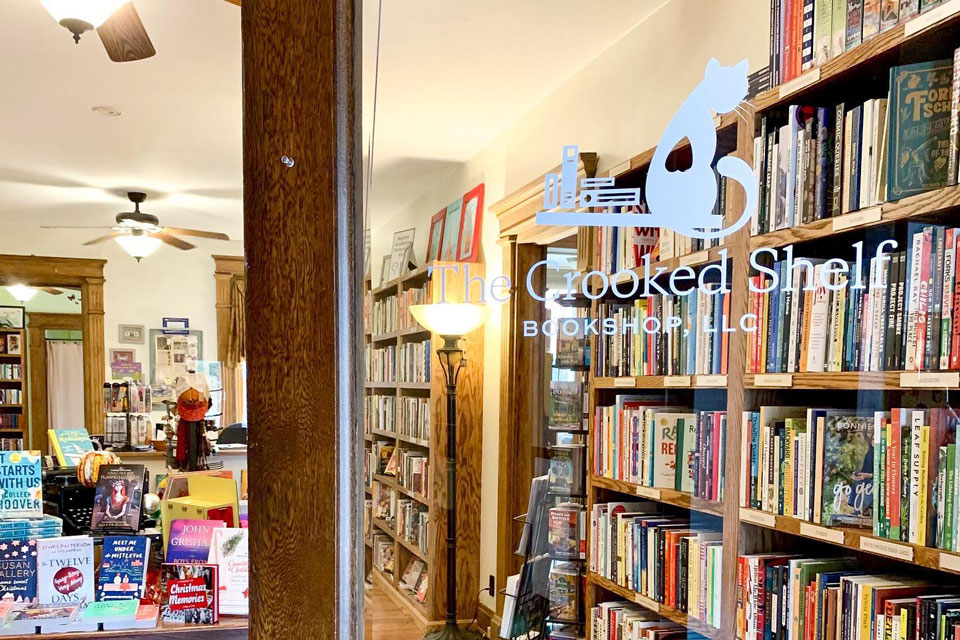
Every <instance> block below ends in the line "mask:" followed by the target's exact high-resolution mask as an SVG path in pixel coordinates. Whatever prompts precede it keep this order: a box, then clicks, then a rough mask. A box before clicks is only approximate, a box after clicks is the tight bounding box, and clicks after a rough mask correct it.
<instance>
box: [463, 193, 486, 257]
mask: <svg viewBox="0 0 960 640" xmlns="http://www.w3.org/2000/svg"><path fill="white" fill-rule="evenodd" d="M462 202H463V206H462V207H461V209H460V239H459V242H458V248H457V260H458V261H459V262H477V261H478V260H479V259H480V235H481V231H482V228H483V183H480V184H479V185H477V186H476V187H474V188H473V189H471V190H470V191H468V192H467V193H466V194H465V195H464V196H463V200H462Z"/></svg>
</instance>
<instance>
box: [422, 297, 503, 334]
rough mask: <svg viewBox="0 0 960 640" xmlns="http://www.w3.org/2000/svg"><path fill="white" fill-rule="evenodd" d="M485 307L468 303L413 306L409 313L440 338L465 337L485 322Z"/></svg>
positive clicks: (486, 311)
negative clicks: (440, 336)
mask: <svg viewBox="0 0 960 640" xmlns="http://www.w3.org/2000/svg"><path fill="white" fill-rule="evenodd" d="M488 312H489V310H488V309H487V307H486V305H482V304H471V303H469V302H457V303H454V302H442V303H439V304H415V305H411V306H410V313H412V314H413V317H414V318H416V320H417V322H419V323H420V324H421V325H423V326H424V328H426V329H429V330H430V331H432V332H434V333H439V334H440V335H442V336H465V335H467V334H468V333H470V332H471V331H473V330H474V329H476V328H477V327H479V326H480V325H482V324H483V323H484V322H485V321H486V320H487V313H488Z"/></svg>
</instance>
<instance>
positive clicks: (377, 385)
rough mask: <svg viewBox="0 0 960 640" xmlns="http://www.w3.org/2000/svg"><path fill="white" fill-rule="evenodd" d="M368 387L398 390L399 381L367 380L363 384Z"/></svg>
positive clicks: (380, 389)
mask: <svg viewBox="0 0 960 640" xmlns="http://www.w3.org/2000/svg"><path fill="white" fill-rule="evenodd" d="M363 386H364V387H365V388H367V389H375V390H377V391H396V389H397V383H396V382H367V383H364V385H363Z"/></svg>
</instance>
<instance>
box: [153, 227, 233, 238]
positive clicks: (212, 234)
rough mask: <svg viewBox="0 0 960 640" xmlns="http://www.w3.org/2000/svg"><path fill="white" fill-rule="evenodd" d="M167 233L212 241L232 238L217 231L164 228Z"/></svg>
mask: <svg viewBox="0 0 960 640" xmlns="http://www.w3.org/2000/svg"><path fill="white" fill-rule="evenodd" d="M163 230H164V231H165V232H167V233H175V234H177V235H181V236H194V237H195V238H210V239H211V240H229V239H230V236H228V235H227V234H225V233H217V232H216V231H198V230H197V229H178V228H177V227H164V228H163Z"/></svg>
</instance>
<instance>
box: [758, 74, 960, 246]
mask: <svg viewBox="0 0 960 640" xmlns="http://www.w3.org/2000/svg"><path fill="white" fill-rule="evenodd" d="M954 66H955V64H954V61H952V60H949V59H948V60H938V61H933V62H923V63H918V64H911V65H903V66H895V67H892V68H891V69H890V84H889V91H888V94H887V97H885V98H875V99H869V100H867V101H866V102H864V103H863V104H859V105H856V106H852V105H849V104H846V103H843V102H841V103H838V104H835V105H829V106H808V105H791V106H790V107H789V108H788V109H787V112H786V124H783V125H782V126H778V125H777V122H778V121H777V119H776V116H764V117H763V118H762V119H761V124H760V135H759V136H758V137H757V138H756V139H754V170H755V171H756V173H757V175H758V176H759V183H760V203H759V207H758V209H757V212H756V213H755V214H754V219H753V220H752V222H751V231H752V233H753V234H762V233H767V232H769V231H777V230H779V229H786V228H789V227H792V226H795V225H799V224H804V223H808V222H812V221H814V220H821V219H823V218H829V217H832V216H838V215H841V214H844V213H849V212H851V211H856V210H859V209H864V208H867V207H871V206H874V205H877V204H880V203H883V202H886V201H888V200H900V199H901V198H904V197H907V196H910V195H915V194H918V193H922V192H924V191H929V190H931V189H938V188H942V187H945V186H947V185H949V184H956V182H957V169H958V162H957V158H958V153H960V151H958V142H957V131H958V113H957V111H958V106H960V104H958V103H960V93H958V91H960V86H955V85H956V84H957V83H956V81H955V78H954ZM918 96H922V99H920V100H919V101H918ZM780 117H781V118H782V117H783V116H780ZM780 122H782V120H780Z"/></svg>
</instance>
